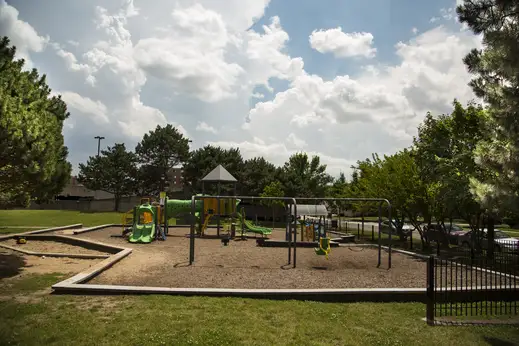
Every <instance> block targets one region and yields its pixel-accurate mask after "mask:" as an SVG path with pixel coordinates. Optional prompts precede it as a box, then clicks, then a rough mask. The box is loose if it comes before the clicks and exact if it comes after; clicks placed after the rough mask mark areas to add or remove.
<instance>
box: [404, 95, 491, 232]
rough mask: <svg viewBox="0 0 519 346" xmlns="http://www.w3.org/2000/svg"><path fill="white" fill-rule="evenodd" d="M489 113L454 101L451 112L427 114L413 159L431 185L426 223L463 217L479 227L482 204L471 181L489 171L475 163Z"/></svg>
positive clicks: (415, 145)
mask: <svg viewBox="0 0 519 346" xmlns="http://www.w3.org/2000/svg"><path fill="white" fill-rule="evenodd" d="M488 125H489V122H488V116H487V113H486V112H485V111H484V110H483V109H482V107H481V106H477V105H475V104H473V103H470V104H469V105H468V106H467V107H466V108H464V107H463V106H462V105H461V104H460V103H459V102H457V101H454V111H453V112H452V114H450V115H440V116H438V117H433V116H432V115H431V114H427V117H426V118H425V120H424V122H423V124H422V125H420V127H419V128H418V137H417V138H415V140H414V148H415V150H414V158H415V160H416V163H417V165H418V167H419V175H420V179H421V180H422V181H423V182H424V183H425V184H426V185H427V187H428V203H427V204H428V205H427V206H428V210H424V211H423V212H424V214H425V215H424V216H425V219H426V222H430V221H431V220H430V219H431V217H434V219H435V220H436V221H437V222H439V223H440V224H443V222H444V220H445V219H452V218H454V217H457V216H462V217H463V218H465V219H466V220H468V221H471V220H472V221H473V222H474V224H473V228H476V225H477V224H478V222H477V221H476V220H478V219H479V216H480V215H481V213H482V209H481V206H480V205H479V203H477V201H475V199H474V195H473V194H472V191H471V185H470V181H471V179H472V178H473V177H484V176H485V175H486V174H487V172H486V170H483V169H482V168H481V167H479V166H478V165H476V161H475V153H474V149H475V148H476V146H477V145H478V143H479V142H481V141H482V140H484V139H485V136H486V135H487V134H488Z"/></svg>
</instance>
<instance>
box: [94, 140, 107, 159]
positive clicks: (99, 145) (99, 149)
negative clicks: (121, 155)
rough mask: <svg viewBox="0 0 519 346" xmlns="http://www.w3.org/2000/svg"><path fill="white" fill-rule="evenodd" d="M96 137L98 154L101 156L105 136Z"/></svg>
mask: <svg viewBox="0 0 519 346" xmlns="http://www.w3.org/2000/svg"><path fill="white" fill-rule="evenodd" d="M94 138H95V139H97V156H98V157H99V153H100V151H101V140H102V139H105V138H104V137H102V136H95V137H94Z"/></svg>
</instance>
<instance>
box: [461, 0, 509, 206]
mask: <svg viewBox="0 0 519 346" xmlns="http://www.w3.org/2000/svg"><path fill="white" fill-rule="evenodd" d="M457 13H458V16H459V20H460V22H461V23H465V24H466V25H468V27H469V28H470V29H471V30H472V31H473V32H474V33H475V34H482V36H483V47H484V49H483V50H480V49H473V50H472V51H471V52H470V53H469V54H468V55H467V56H466V57H465V58H464V63H465V64H466V66H467V67H468V70H469V72H471V73H472V74H473V75H474V78H473V79H472V81H471V82H470V86H471V87H472V89H473V90H474V92H475V94H476V95H477V96H478V97H480V98H482V99H483V101H484V102H485V103H486V104H487V106H488V114H489V115H490V118H491V121H492V128H491V133H490V134H489V136H488V138H489V140H486V141H482V142H481V143H480V144H479V145H478V147H477V148H476V157H477V161H478V164H479V165H480V166H481V167H482V168H485V169H489V170H490V172H492V174H488V175H486V176H484V177H483V179H481V177H480V178H478V179H476V178H473V179H472V181H471V185H472V187H473V192H474V193H475V195H476V196H477V198H478V199H479V200H480V201H481V202H482V203H483V205H484V206H486V207H487V209H488V210H489V211H491V212H502V211H504V210H506V209H510V208H512V207H515V208H517V206H519V203H518V200H519V195H518V191H519V175H518V173H519V0H470V1H468V0H466V1H465V2H464V4H463V5H460V6H458V8H457Z"/></svg>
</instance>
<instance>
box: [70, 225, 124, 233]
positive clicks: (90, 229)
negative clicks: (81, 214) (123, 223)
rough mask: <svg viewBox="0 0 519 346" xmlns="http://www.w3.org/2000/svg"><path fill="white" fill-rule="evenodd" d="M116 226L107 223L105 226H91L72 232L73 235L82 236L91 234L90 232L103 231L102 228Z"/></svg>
mask: <svg viewBox="0 0 519 346" xmlns="http://www.w3.org/2000/svg"><path fill="white" fill-rule="evenodd" d="M115 226H116V225H115V224H114V223H108V224H106V225H99V226H93V227H88V228H82V229H80V230H78V231H74V232H73V233H74V235H77V234H82V233H86V232H92V231H97V230H100V229H103V228H108V227H115Z"/></svg>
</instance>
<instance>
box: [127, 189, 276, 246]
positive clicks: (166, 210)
mask: <svg viewBox="0 0 519 346" xmlns="http://www.w3.org/2000/svg"><path fill="white" fill-rule="evenodd" d="M198 197H200V199H199V200H197V201H196V203H195V209H194V210H195V211H194V213H192V205H191V201H190V200H179V199H171V200H170V199H168V198H167V197H165V198H163V199H161V201H160V202H150V199H149V198H144V199H142V200H141V204H140V205H139V206H136V207H134V209H133V210H132V211H131V213H132V217H128V215H125V216H124V220H126V222H128V220H131V225H130V224H126V225H125V226H123V227H124V229H123V233H128V234H129V237H128V241H129V242H130V243H151V242H152V241H154V240H166V236H167V234H168V229H169V223H170V221H171V220H172V221H173V223H176V218H178V217H180V216H185V215H188V216H190V217H191V219H192V220H193V222H195V223H196V224H197V227H196V234H195V236H198V237H204V236H205V234H206V230H207V228H208V227H209V223H210V221H211V218H212V217H218V219H220V217H226V218H227V219H226V220H225V221H226V222H225V223H224V225H225V226H226V228H227V233H228V234H229V232H230V231H231V228H232V227H233V225H234V226H238V228H239V229H241V236H242V237H243V236H244V234H245V233H247V232H251V233H256V234H260V235H261V236H262V237H264V236H267V235H269V234H271V233H272V229H270V228H266V227H261V226H257V225H254V224H253V223H252V222H251V221H249V220H247V219H246V217H245V211H244V210H243V208H242V209H241V210H240V212H238V205H239V203H240V200H239V199H236V198H221V199H216V198H214V197H205V196H203V195H198ZM215 210H218V211H219V212H218V214H216V213H215ZM127 214H128V213H127ZM218 226H220V225H218ZM218 233H219V230H218ZM218 237H219V235H218Z"/></svg>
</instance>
